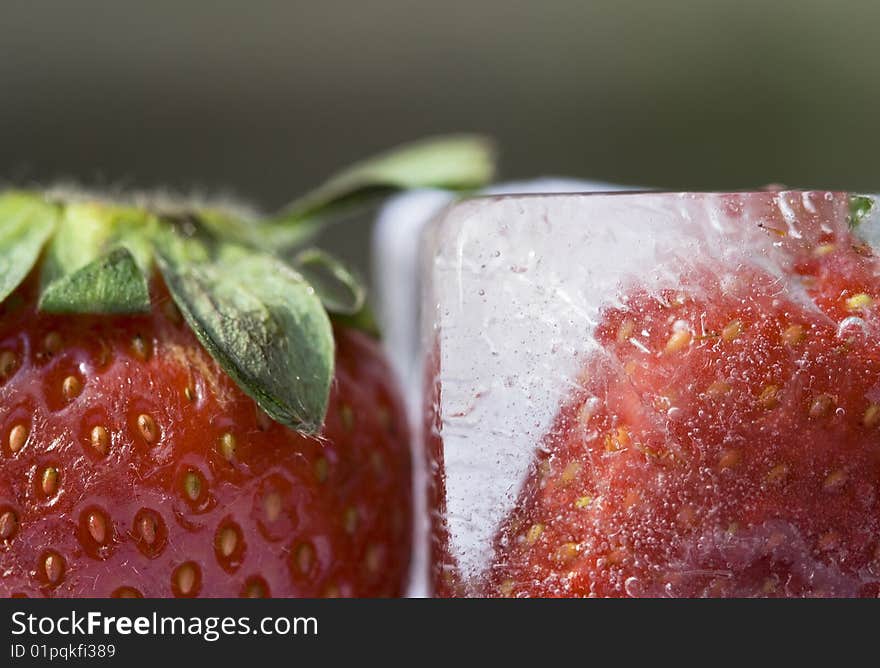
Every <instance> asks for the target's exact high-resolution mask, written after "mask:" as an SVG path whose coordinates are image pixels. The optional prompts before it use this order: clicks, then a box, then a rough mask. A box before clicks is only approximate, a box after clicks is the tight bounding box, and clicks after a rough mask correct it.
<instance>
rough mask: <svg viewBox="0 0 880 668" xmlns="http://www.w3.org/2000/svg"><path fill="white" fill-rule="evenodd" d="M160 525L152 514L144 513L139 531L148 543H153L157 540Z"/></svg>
mask: <svg viewBox="0 0 880 668" xmlns="http://www.w3.org/2000/svg"><path fill="white" fill-rule="evenodd" d="M158 528H159V527H158V526H157V525H156V520H155V519H154V518H153V516H152V515H144V516H143V517H142V518H141V521H140V523H139V524H138V532H139V533H140V535H141V538H142V539H143V541H144V542H145V543H146V544H147V545H152V544H153V543H155V542H156V533H157V531H158Z"/></svg>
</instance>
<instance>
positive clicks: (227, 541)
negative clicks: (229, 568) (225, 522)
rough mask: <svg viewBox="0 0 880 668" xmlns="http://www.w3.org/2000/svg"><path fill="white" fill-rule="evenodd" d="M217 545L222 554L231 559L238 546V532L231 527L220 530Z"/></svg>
mask: <svg viewBox="0 0 880 668" xmlns="http://www.w3.org/2000/svg"><path fill="white" fill-rule="evenodd" d="M217 544H218V546H219V547H220V554H222V555H223V556H224V557H229V556H230V555H231V554H232V553H233V552H235V548H236V546H237V545H238V532H237V531H236V530H235V529H234V528H233V527H231V526H226V527H223V529H221V530H220V536H219V537H218V540H217Z"/></svg>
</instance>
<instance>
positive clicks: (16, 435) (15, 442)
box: [9, 424, 28, 453]
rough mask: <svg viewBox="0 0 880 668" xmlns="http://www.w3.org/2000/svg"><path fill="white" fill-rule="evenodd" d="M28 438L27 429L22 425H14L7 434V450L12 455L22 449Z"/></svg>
mask: <svg viewBox="0 0 880 668" xmlns="http://www.w3.org/2000/svg"><path fill="white" fill-rule="evenodd" d="M27 437H28V428H27V427H25V426H24V425H23V424H17V425H15V426H14V427H13V428H12V430H11V431H10V432H9V449H10V451H12V452H13V453H15V452H18V451H19V450H21V449H22V448H23V447H24V444H25V442H26V441H27Z"/></svg>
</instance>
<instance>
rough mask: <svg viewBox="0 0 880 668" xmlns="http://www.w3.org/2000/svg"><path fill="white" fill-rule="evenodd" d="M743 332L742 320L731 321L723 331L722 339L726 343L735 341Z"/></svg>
mask: <svg viewBox="0 0 880 668" xmlns="http://www.w3.org/2000/svg"><path fill="white" fill-rule="evenodd" d="M742 331H743V323H742V320H731V321H730V322H729V323H727V325H726V326H725V328H724V329H722V330H721V338H722V339H724V340H725V341H733V340H734V339H735V338H736V337H738V336H739V335H740V334H742Z"/></svg>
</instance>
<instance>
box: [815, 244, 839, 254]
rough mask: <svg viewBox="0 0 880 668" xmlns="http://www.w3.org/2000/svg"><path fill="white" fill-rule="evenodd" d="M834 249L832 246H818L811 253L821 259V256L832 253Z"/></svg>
mask: <svg viewBox="0 0 880 668" xmlns="http://www.w3.org/2000/svg"><path fill="white" fill-rule="evenodd" d="M835 248H836V247H835V245H834V244H819V245H818V246H816V249H815V250H814V251H813V253H814V254H815V255H816V256H817V257H822V256H823V255H828V254H829V253H833V252H834V249H835Z"/></svg>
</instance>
